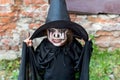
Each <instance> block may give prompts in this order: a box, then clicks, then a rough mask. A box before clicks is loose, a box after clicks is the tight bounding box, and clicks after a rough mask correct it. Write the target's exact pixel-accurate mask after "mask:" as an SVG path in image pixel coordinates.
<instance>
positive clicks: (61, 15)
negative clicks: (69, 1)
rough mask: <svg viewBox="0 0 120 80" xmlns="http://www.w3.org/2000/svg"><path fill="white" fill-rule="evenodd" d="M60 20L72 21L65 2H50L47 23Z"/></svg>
mask: <svg viewBox="0 0 120 80" xmlns="http://www.w3.org/2000/svg"><path fill="white" fill-rule="evenodd" d="M58 20H65V21H70V17H69V14H68V11H67V6H66V2H65V0H50V8H49V11H48V16H47V19H46V23H48V22H52V21H58Z"/></svg>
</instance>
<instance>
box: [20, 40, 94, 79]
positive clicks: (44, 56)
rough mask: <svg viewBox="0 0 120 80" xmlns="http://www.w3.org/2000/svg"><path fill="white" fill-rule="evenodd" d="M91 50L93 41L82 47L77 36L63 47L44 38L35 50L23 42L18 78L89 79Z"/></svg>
mask: <svg viewBox="0 0 120 80" xmlns="http://www.w3.org/2000/svg"><path fill="white" fill-rule="evenodd" d="M91 52H92V42H91V41H87V42H86V43H85V45H84V47H82V46H81V44H80V43H79V42H78V41H77V40H76V39H75V38H74V39H73V41H72V42H71V43H70V44H67V45H65V46H61V47H56V46H54V45H52V43H50V42H49V41H48V39H44V40H43V41H42V42H41V44H40V45H39V46H38V47H37V49H36V50H35V51H34V49H33V47H28V46H27V45H26V44H25V43H24V42H23V48H22V59H21V66H20V73H19V77H18V80H89V62H90V57H91ZM76 72H78V73H79V79H75V73H76Z"/></svg>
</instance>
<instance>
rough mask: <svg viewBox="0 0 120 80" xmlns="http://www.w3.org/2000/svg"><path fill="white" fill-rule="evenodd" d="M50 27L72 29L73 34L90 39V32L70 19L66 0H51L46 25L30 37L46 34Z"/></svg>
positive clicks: (86, 39)
mask: <svg viewBox="0 0 120 80" xmlns="http://www.w3.org/2000/svg"><path fill="white" fill-rule="evenodd" d="M48 28H58V29H63V28H65V29H70V30H71V31H72V32H73V36H74V37H77V38H80V39H83V40H84V41H88V34H87V32H86V31H85V29H84V28H83V27H82V26H81V25H79V24H77V23H74V22H72V21H71V20H70V17H69V14H68V11H67V6H66V2H65V0H50V8H49V11H48V16H47V19H46V22H45V24H44V25H42V26H40V27H39V28H38V29H37V30H36V31H35V32H34V33H33V35H32V36H31V38H30V39H34V38H38V37H42V36H45V34H44V33H45V31H46V29H48Z"/></svg>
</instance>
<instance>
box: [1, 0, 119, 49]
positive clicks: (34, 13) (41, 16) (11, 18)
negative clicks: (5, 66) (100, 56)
mask: <svg viewBox="0 0 120 80" xmlns="http://www.w3.org/2000/svg"><path fill="white" fill-rule="evenodd" d="M47 1H48V0H0V50H7V51H9V50H12V51H20V50H21V45H22V41H23V40H24V39H25V38H26V37H27V36H28V34H27V33H28V32H34V30H35V29H37V28H38V27H39V26H41V25H42V24H43V23H44V22H45V18H46V16H47V11H48V7H49V5H48V2H47ZM70 17H71V20H72V21H74V22H76V23H78V24H81V25H82V26H83V27H84V28H85V29H86V30H87V32H88V33H89V34H92V35H94V36H95V43H96V44H97V45H98V46H100V47H101V48H108V49H110V50H112V49H115V48H120V16H119V15H114V14H99V15H79V14H70Z"/></svg>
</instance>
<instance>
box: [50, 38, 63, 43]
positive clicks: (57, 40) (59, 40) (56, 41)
mask: <svg viewBox="0 0 120 80" xmlns="http://www.w3.org/2000/svg"><path fill="white" fill-rule="evenodd" d="M52 41H53V42H54V43H60V42H61V41H62V39H52Z"/></svg>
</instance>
